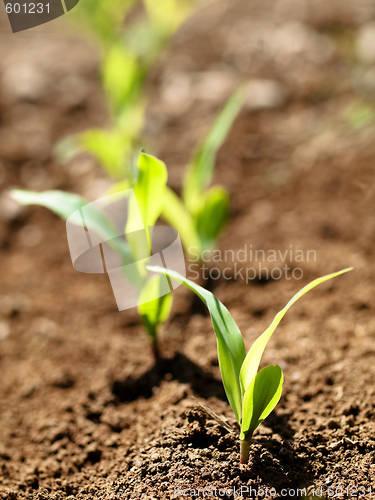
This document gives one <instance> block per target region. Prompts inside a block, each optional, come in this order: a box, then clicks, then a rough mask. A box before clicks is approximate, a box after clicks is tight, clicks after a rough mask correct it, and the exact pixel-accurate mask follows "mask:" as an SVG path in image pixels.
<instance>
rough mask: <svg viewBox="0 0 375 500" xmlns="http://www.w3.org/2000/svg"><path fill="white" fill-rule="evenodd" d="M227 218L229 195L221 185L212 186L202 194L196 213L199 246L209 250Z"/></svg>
mask: <svg viewBox="0 0 375 500" xmlns="http://www.w3.org/2000/svg"><path fill="white" fill-rule="evenodd" d="M228 218H229V195H228V193H227V191H226V190H225V189H224V188H222V187H221V186H214V187H212V188H210V189H208V190H207V191H206V192H205V194H204V203H203V205H202V208H201V210H200V211H199V212H198V213H197V215H196V228H197V231H198V235H199V239H200V241H201V248H202V251H203V250H206V249H208V250H210V249H211V248H212V246H213V245H214V244H215V242H216V240H217V238H218V237H219V235H220V233H221V231H222V230H223V228H224V226H225V224H226V222H227V221H228Z"/></svg>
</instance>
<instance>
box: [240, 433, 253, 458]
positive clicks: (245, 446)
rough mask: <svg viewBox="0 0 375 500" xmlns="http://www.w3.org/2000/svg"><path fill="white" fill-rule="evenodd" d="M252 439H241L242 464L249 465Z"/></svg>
mask: <svg viewBox="0 0 375 500" xmlns="http://www.w3.org/2000/svg"><path fill="white" fill-rule="evenodd" d="M250 439H251V438H249V439H241V441H240V443H241V451H240V463H241V464H247V462H248V460H249V449H250Z"/></svg>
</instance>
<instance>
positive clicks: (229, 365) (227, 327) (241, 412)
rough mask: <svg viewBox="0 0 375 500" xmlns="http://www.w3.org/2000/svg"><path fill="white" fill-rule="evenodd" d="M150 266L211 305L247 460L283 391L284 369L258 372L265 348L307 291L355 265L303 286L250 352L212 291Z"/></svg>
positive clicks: (227, 388) (224, 374)
mask: <svg viewBox="0 0 375 500" xmlns="http://www.w3.org/2000/svg"><path fill="white" fill-rule="evenodd" d="M148 268H149V270H150V271H154V272H158V273H161V274H165V275H167V276H169V277H170V278H172V279H175V280H176V281H178V282H179V283H182V284H183V285H185V286H186V287H188V288H190V289H191V290H192V291H193V292H195V293H196V294H197V295H198V297H200V298H201V300H202V301H203V302H204V303H205V305H206V306H207V308H208V310H209V312H210V315H211V320H212V325H213V329H214V332H215V334H216V337H217V350H218V358H219V367H220V372H221V377H222V380H223V385H224V389H225V392H226V395H227V398H228V401H229V404H230V406H231V408H232V410H233V413H234V415H235V417H236V419H237V421H238V423H239V424H240V428H241V432H240V461H241V463H242V464H246V463H247V462H248V459H249V449H250V442H251V438H252V436H253V434H254V431H255V430H256V429H257V428H258V427H259V425H260V424H261V423H262V422H263V420H264V419H265V418H267V417H268V415H269V414H270V413H271V411H272V410H273V409H274V408H275V406H276V405H277V403H278V402H279V400H280V397H281V392H282V385H283V373H282V370H281V368H280V367H279V366H277V365H276V366H267V367H265V368H263V369H262V370H260V371H259V372H258V369H259V364H260V361H261V358H262V355H263V352H264V349H265V348H266V346H267V343H268V341H269V340H270V338H271V335H272V334H273V332H274V331H275V329H276V327H277V326H278V324H279V323H280V321H281V320H282V318H283V317H284V315H285V314H286V312H287V311H288V310H289V308H290V307H291V306H292V305H293V304H294V303H295V302H296V301H297V300H298V299H299V298H301V297H302V296H303V295H304V294H305V293H307V292H308V291H309V290H312V289H313V288H315V287H316V286H317V285H319V284H321V283H323V282H325V281H328V280H330V279H332V278H335V277H336V276H339V275H341V274H344V273H346V272H348V271H350V270H351V269H352V268H348V269H343V270H342V271H339V272H337V273H332V274H328V275H326V276H322V277H321V278H317V279H315V280H314V281H312V282H311V283H309V284H308V285H306V286H305V287H303V288H302V289H301V290H300V291H299V292H298V293H296V294H295V295H294V296H293V297H292V299H291V300H290V301H289V302H288V303H287V305H286V306H285V307H284V308H283V309H282V310H281V311H279V312H278V313H277V314H276V316H275V318H274V320H273V321H272V323H271V324H270V326H269V327H268V328H267V329H266V330H265V331H264V333H263V334H262V335H261V336H260V337H258V339H257V340H256V341H255V342H254V344H253V345H252V347H251V349H250V350H249V352H248V353H247V354H246V349H245V344H244V341H243V338H242V335H241V332H240V330H239V328H238V326H237V325H236V323H235V321H234V319H233V318H232V316H231V315H230V313H229V311H228V309H227V308H226V307H225V306H224V305H223V304H222V303H221V302H220V301H219V300H218V299H217V298H216V297H215V296H214V295H213V294H212V293H211V292H209V291H208V290H205V289H204V288H202V287H201V286H199V285H197V284H196V283H194V282H193V281H190V280H189V279H187V278H184V277H183V276H181V275H180V274H178V273H176V272H174V271H170V270H168V269H164V268H161V267H157V266H153V267H151V266H149V267H148Z"/></svg>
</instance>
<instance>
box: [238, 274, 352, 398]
mask: <svg viewBox="0 0 375 500" xmlns="http://www.w3.org/2000/svg"><path fill="white" fill-rule="evenodd" d="M351 269H352V268H348V269H343V270H342V271H339V272H337V273H332V274H328V275H327V276H323V277H321V278H317V279H316V280H314V281H312V282H311V283H309V284H308V285H306V286H305V287H304V288H302V290H300V291H299V292H298V293H296V294H295V295H294V297H292V299H291V300H290V301H289V302H288V303H287V305H286V306H285V307H284V309H282V310H281V311H279V312H278V313H277V314H276V316H275V319H274V320H273V321H272V323H271V325H270V326H269V327H268V328H267V330H266V331H265V332H264V333H263V334H262V335H261V336H260V337H259V338H258V339H257V340H256V341H255V342H254V344H253V345H252V347H251V349H250V351H249V352H248V353H247V356H246V359H245V361H244V363H243V366H242V369H241V386H242V391H243V392H246V390H247V388H248V387H249V385H250V383H251V381H252V380H253V379H254V377H255V375H256V373H257V371H258V368H259V363H260V360H261V357H262V354H263V352H264V349H265V348H266V345H267V343H268V341H269V339H270V338H271V335H272V334H273V332H274V331H275V329H276V327H277V326H278V324H279V323H280V321H281V320H282V318H283V317H284V315H285V313H286V312H287V311H288V309H289V308H290V307H291V306H292V305H293V304H294V303H295V302H297V300H298V299H299V298H301V297H302V296H303V295H305V293H307V292H308V291H309V290H312V289H313V288H314V287H316V286H318V285H320V283H323V282H324V281H328V280H330V279H332V278H335V277H336V276H340V274H343V273H347V272H348V271H350V270H351Z"/></svg>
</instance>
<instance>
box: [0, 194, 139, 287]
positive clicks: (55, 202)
mask: <svg viewBox="0 0 375 500" xmlns="http://www.w3.org/2000/svg"><path fill="white" fill-rule="evenodd" d="M10 194H11V196H12V198H13V199H15V200H16V201H17V202H18V203H20V204H21V205H40V206H42V207H45V208H48V209H49V210H51V211H52V212H54V213H55V214H56V215H58V216H59V217H61V218H62V219H64V220H67V219H68V218H69V217H70V216H71V215H72V214H74V212H77V213H75V214H74V216H73V217H70V220H69V221H70V222H71V223H72V224H76V225H79V226H81V225H82V215H81V212H80V209H81V208H83V207H85V215H84V220H85V224H86V226H87V228H89V229H91V230H93V231H95V232H96V233H98V234H99V235H101V236H102V238H103V239H104V241H106V242H108V244H109V245H110V246H111V247H112V248H113V249H114V250H115V251H116V252H118V253H119V255H120V256H121V258H122V261H123V263H124V265H125V264H129V263H132V262H134V256H133V252H132V249H131V248H130V245H129V244H128V243H127V242H126V241H125V240H122V239H121V238H118V233H117V229H116V226H115V225H114V223H113V222H112V221H111V220H110V219H108V218H107V217H106V216H105V215H104V214H103V213H102V212H101V211H100V210H97V209H96V208H95V207H94V206H93V205H91V204H90V202H89V201H87V200H85V198H82V197H81V196H78V195H77V194H73V193H65V192H64V191H44V192H42V193H37V192H34V191H24V190H22V189H13V190H12V191H11V193H10ZM124 273H125V275H126V276H127V278H128V279H129V281H130V282H131V283H133V284H134V285H135V286H136V287H137V288H138V289H140V287H141V286H142V285H143V279H142V277H141V276H140V275H139V274H138V273H137V272H135V271H133V275H132V274H130V273H129V271H124Z"/></svg>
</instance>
